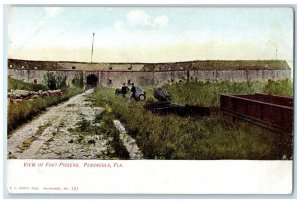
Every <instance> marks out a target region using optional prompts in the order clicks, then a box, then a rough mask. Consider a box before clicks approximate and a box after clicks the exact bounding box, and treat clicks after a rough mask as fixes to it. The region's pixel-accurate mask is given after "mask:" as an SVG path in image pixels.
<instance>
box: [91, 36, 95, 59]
mask: <svg viewBox="0 0 300 203" xmlns="http://www.w3.org/2000/svg"><path fill="white" fill-rule="evenodd" d="M94 36H95V33H93V41H92V53H91V63H92V62H93V51H94Z"/></svg>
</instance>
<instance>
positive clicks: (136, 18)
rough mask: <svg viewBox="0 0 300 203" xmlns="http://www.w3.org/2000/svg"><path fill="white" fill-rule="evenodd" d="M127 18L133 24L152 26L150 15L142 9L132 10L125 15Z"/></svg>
mask: <svg viewBox="0 0 300 203" xmlns="http://www.w3.org/2000/svg"><path fill="white" fill-rule="evenodd" d="M126 17H127V20H128V22H129V23H131V24H133V25H146V26H153V23H152V22H151V17H150V15H148V14H147V13H146V12H145V11H143V10H139V9H138V10H132V11H130V12H129V13H128V14H127V15H126Z"/></svg>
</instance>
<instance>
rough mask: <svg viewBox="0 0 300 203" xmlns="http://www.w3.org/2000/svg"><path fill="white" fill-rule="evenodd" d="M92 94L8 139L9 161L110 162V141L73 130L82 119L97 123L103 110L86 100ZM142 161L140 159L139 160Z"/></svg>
mask: <svg viewBox="0 0 300 203" xmlns="http://www.w3.org/2000/svg"><path fill="white" fill-rule="evenodd" d="M91 93H93V90H88V91H87V92H85V93H83V94H80V95H76V96H74V97H72V98H70V99H69V100H68V101H66V102H64V103H62V104H59V105H57V106H54V107H50V108H48V109H47V111H46V112H44V113H43V114H41V115H39V116H38V117H36V118H34V119H33V120H32V121H31V122H29V123H27V124H25V125H23V126H21V127H20V128H19V129H17V130H16V131H14V132H13V133H12V134H11V135H10V136H9V137H10V138H9V139H8V143H7V148H8V157H9V158H17V159H109V158H110V157H109V154H111V153H110V152H109V150H113V149H112V147H111V146H109V141H110V140H111V139H113V138H110V137H107V136H103V135H85V136H84V140H85V141H82V135H80V133H79V134H78V133H75V132H74V129H75V128H76V127H78V123H79V122H80V121H82V120H83V119H84V120H85V121H88V122H90V123H92V124H93V125H97V123H94V121H95V118H96V116H97V115H99V114H101V112H102V110H103V108H99V107H94V106H93V104H92V102H90V101H89V100H88V99H87V96H88V95H89V94H91ZM139 157H140V156H139Z"/></svg>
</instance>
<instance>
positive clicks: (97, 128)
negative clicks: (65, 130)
mask: <svg viewBox="0 0 300 203" xmlns="http://www.w3.org/2000/svg"><path fill="white" fill-rule="evenodd" d="M112 119H113V117H112V114H111V112H110V110H109V109H107V108H105V109H104V111H103V112H102V113H101V114H98V115H97V116H96V118H95V120H94V122H93V123H90V122H89V121H87V120H85V119H84V118H82V120H81V121H79V122H78V124H77V126H78V127H77V128H75V129H73V130H72V131H73V133H75V134H78V135H79V137H80V139H79V140H80V142H81V143H84V142H86V143H87V142H89V141H91V140H89V141H87V140H86V139H85V138H87V137H89V135H102V136H103V138H104V139H105V140H107V146H108V150H107V154H106V157H103V156H100V157H101V158H107V159H129V153H128V151H127V150H126V148H125V146H124V145H123V143H122V141H121V140H120V136H119V134H120V133H119V131H118V130H117V129H116V128H115V127H114V124H113V122H112ZM97 124H98V125H97Z"/></svg>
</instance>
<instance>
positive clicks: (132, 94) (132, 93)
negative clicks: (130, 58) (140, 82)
mask: <svg viewBox="0 0 300 203" xmlns="http://www.w3.org/2000/svg"><path fill="white" fill-rule="evenodd" d="M130 91H131V95H130V99H132V98H135V92H136V89H135V86H134V83H132V86H131V90H130Z"/></svg>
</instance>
